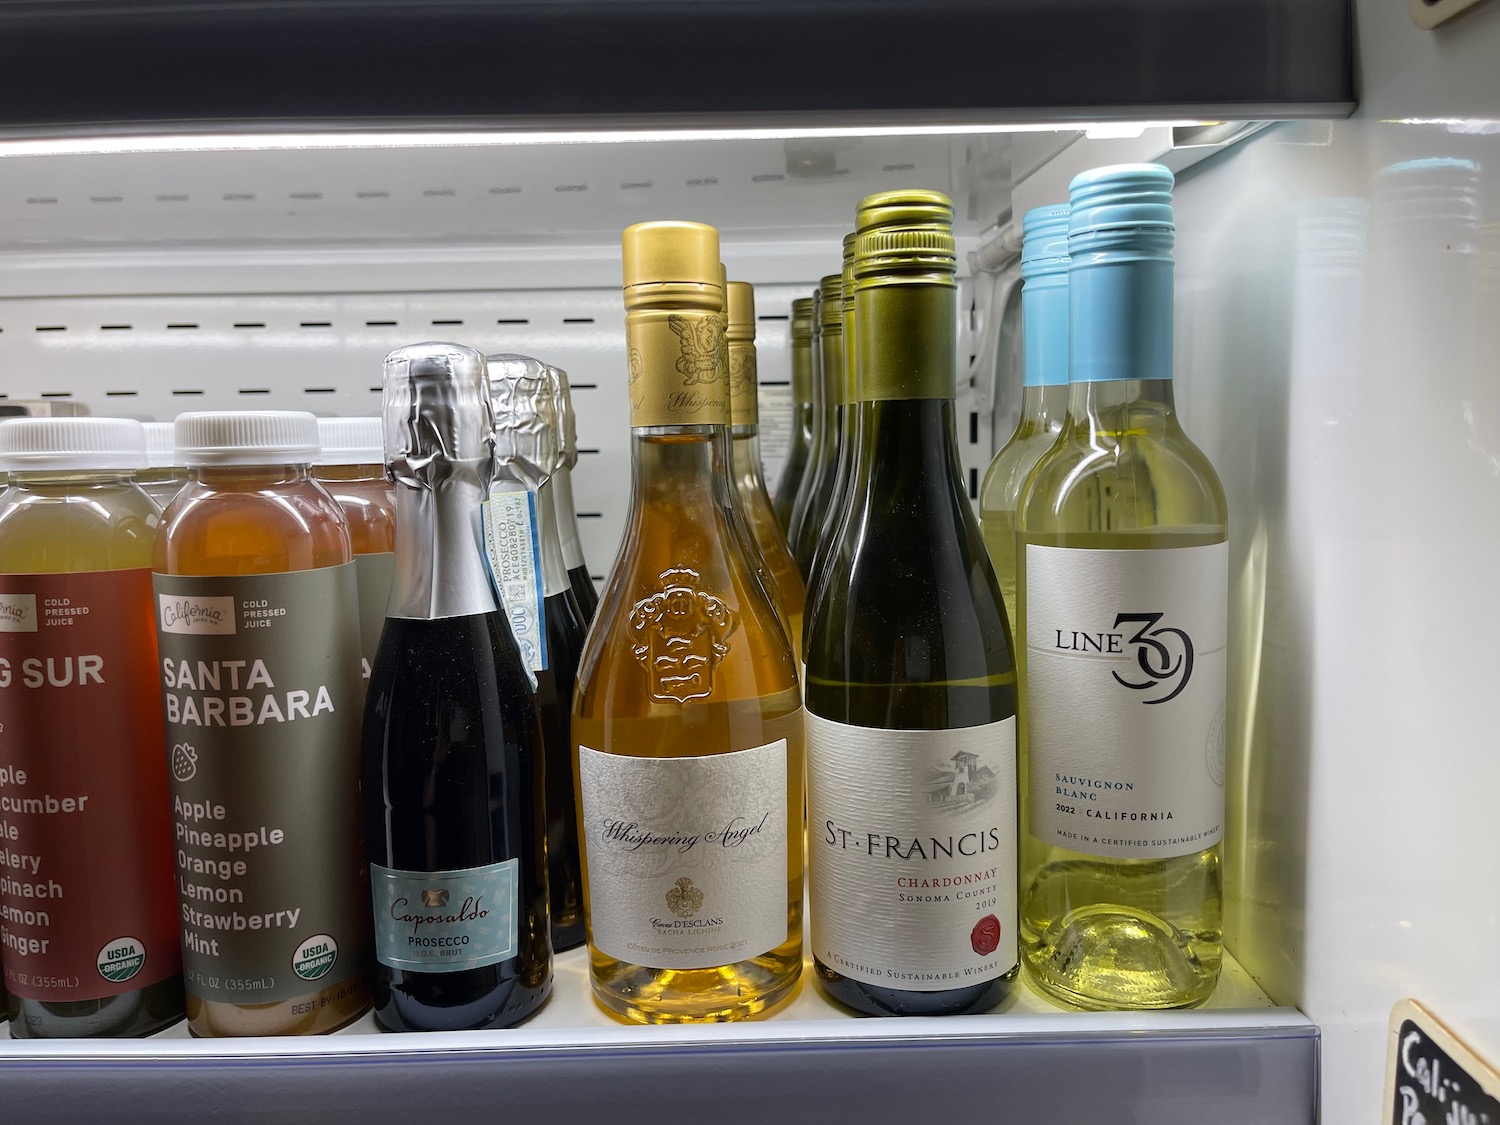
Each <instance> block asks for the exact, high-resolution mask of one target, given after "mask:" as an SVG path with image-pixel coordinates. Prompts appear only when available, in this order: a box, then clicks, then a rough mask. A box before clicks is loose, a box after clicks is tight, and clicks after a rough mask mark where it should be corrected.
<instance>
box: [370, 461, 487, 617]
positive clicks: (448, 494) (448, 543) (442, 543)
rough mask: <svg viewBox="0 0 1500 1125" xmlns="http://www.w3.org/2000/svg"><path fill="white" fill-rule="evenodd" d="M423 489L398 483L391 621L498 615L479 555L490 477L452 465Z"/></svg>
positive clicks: (472, 468)
mask: <svg viewBox="0 0 1500 1125" xmlns="http://www.w3.org/2000/svg"><path fill="white" fill-rule="evenodd" d="M445 467H446V468H447V469H448V470H450V471H449V472H447V473H446V474H443V475H441V476H436V475H435V477H434V479H432V480H430V481H429V482H427V483H425V484H423V485H421V486H418V485H414V484H410V483H406V482H403V481H401V480H400V479H398V480H397V482H396V557H395V572H394V574H393V575H392V578H391V597H390V603H389V607H388V608H387V610H386V616H387V617H401V618H407V619H412V620H419V621H432V620H436V619H439V618H446V617H469V616H472V615H474V614H478V613H494V612H495V611H496V610H498V609H499V602H498V600H497V599H496V597H495V592H494V589H493V587H491V585H490V576H489V572H488V570H487V569H486V567H485V562H484V557H483V554H482V553H481V551H480V549H479V544H480V542H481V534H480V505H481V504H482V503H483V502H484V501H485V500H486V499H487V498H488V497H487V495H486V490H487V485H488V481H487V479H486V477H487V474H486V473H484V472H483V471H482V470H481V469H480V467H479V466H477V465H473V464H469V463H465V462H450V463H448V464H447V465H446V466H445Z"/></svg>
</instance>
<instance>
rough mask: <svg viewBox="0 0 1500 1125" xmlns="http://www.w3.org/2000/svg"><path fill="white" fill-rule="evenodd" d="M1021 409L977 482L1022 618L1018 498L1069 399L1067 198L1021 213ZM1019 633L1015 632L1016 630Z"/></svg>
mask: <svg viewBox="0 0 1500 1125" xmlns="http://www.w3.org/2000/svg"><path fill="white" fill-rule="evenodd" d="M1021 236H1022V242H1021V278H1022V289H1021V318H1022V321H1021V323H1022V334H1023V339H1022V346H1023V347H1024V349H1025V352H1024V358H1023V359H1022V364H1023V374H1022V377H1021V417H1020V419H1019V420H1018V421H1017V422H1016V429H1015V432H1014V433H1013V434H1011V435H1010V440H1009V441H1007V442H1006V443H1005V444H1004V445H1003V446H1001V447H1000V452H998V453H996V454H995V459H994V460H993V461H991V462H990V467H989V468H988V469H987V470H986V471H985V474H984V483H983V484H982V485H981V486H980V488H979V524H980V527H981V528H982V529H983V531H984V545H985V546H986V547H987V548H988V549H989V552H990V561H991V562H992V563H994V564H995V577H997V578H998V579H999V580H1000V595H1001V597H1003V598H1004V599H1005V620H1006V621H1007V622H1008V623H1009V624H1010V625H1012V626H1014V624H1015V620H1016V504H1017V503H1018V502H1019V501H1020V498H1021V487H1022V486H1023V485H1024V484H1025V483H1026V478H1027V477H1028V476H1029V475H1030V474H1031V470H1032V469H1033V468H1034V467H1035V466H1036V463H1037V462H1038V461H1039V460H1041V457H1042V455H1043V454H1044V453H1046V452H1047V450H1049V449H1051V448H1052V444H1053V442H1055V441H1056V440H1057V435H1058V433H1059V432H1061V430H1062V424H1063V415H1064V414H1065V413H1066V412H1067V406H1068V205H1067V204H1066V203H1052V204H1048V205H1046V206H1044V207H1033V208H1032V209H1031V210H1030V211H1027V212H1026V215H1025V217H1024V218H1023V219H1022V220H1021ZM1012 639H1013V640H1014V636H1013V637H1012Z"/></svg>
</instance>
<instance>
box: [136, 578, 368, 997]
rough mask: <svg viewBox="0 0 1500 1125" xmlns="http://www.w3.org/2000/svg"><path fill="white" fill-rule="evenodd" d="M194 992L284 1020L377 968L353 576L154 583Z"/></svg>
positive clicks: (188, 971)
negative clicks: (274, 1006)
mask: <svg viewBox="0 0 1500 1125" xmlns="http://www.w3.org/2000/svg"><path fill="white" fill-rule="evenodd" d="M156 609H157V625H158V629H159V633H158V636H159V641H160V645H161V687H162V700H163V703H164V709H165V712H166V722H167V746H168V750H169V760H168V767H169V770H170V775H171V790H172V814H173V816H172V820H173V823H172V842H173V846H174V848H175V854H176V874H177V892H178V902H179V908H180V914H181V923H182V942H183V967H184V977H185V982H186V985H187V989H188V991H189V992H190V993H192V994H193V995H194V996H197V997H200V998H202V999H204V1000H213V1001H221V1002H224V1003H233V1004H247V1003H271V1002H275V1001H281V1000H288V999H292V998H294V997H297V996H301V995H304V994H306V993H307V992H309V991H312V990H314V989H317V988H322V987H325V986H328V985H332V984H334V983H336V982H338V981H342V980H344V979H346V978H348V977H349V976H351V975H354V974H356V973H360V972H363V971H364V970H365V969H366V968H368V964H369V955H370V913H369V910H370V908H369V896H368V893H367V886H368V884H367V882H366V880H367V876H366V873H365V855H364V841H363V830H362V818H361V809H360V803H359V788H358V782H359V733H360V723H361V720H362V715H363V702H364V682H363V680H361V679H360V656H359V636H360V632H359V604H358V597H357V594H356V591H355V575H354V564H353V563H347V564H345V565H342V566H333V567H324V568H322V569H318V570H303V571H295V572H292V573H288V574H261V575H240V576H234V577H222V578H188V577H181V576H176V575H163V574H158V575H156Z"/></svg>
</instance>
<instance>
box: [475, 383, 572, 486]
mask: <svg viewBox="0 0 1500 1125" xmlns="http://www.w3.org/2000/svg"><path fill="white" fill-rule="evenodd" d="M485 364H486V366H487V367H488V368H489V377H490V398H491V400H492V401H493V402H494V405H495V466H496V471H497V475H503V476H507V477H510V478H511V479H514V480H517V481H519V482H521V483H522V484H525V485H526V486H527V487H528V488H532V489H537V488H540V487H541V486H542V485H543V484H545V483H546V482H547V481H548V480H550V479H551V477H552V475H553V474H554V473H555V472H557V470H558V469H559V468H560V467H561V466H562V442H561V440H560V436H561V435H560V431H561V426H560V425H559V421H558V409H557V406H558V394H557V369H556V368H554V367H551V366H549V365H547V364H545V363H543V362H542V361H541V360H539V359H533V358H532V357H531V356H529V355H511V354H503V355H492V356H488V357H486V359H485Z"/></svg>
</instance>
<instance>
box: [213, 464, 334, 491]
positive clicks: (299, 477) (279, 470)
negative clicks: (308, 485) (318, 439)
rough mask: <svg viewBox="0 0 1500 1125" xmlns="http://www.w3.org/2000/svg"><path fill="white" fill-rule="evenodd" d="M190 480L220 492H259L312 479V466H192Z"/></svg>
mask: <svg viewBox="0 0 1500 1125" xmlns="http://www.w3.org/2000/svg"><path fill="white" fill-rule="evenodd" d="M187 474H188V479H189V480H191V481H196V482H197V483H199V484H201V485H203V486H205V487H207V488H212V489H214V490H215V491H219V492H259V491H261V490H262V489H267V488H276V487H278V486H281V485H288V484H303V483H305V482H307V481H310V480H312V467H311V466H310V465H189V466H188V468H187Z"/></svg>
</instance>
